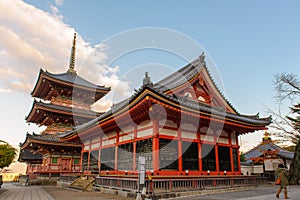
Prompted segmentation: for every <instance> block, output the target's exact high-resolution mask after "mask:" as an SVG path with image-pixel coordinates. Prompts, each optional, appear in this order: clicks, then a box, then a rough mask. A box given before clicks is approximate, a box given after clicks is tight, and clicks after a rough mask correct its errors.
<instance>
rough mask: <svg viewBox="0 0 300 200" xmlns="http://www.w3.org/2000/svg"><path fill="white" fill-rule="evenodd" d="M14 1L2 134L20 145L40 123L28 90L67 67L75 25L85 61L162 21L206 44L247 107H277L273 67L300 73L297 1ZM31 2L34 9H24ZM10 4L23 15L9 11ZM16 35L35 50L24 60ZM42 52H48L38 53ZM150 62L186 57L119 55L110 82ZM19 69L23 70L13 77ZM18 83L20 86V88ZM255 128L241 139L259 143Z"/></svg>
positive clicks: (6, 21) (230, 91)
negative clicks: (30, 121)
mask: <svg viewBox="0 0 300 200" xmlns="http://www.w3.org/2000/svg"><path fill="white" fill-rule="evenodd" d="M8 2H9V1H1V3H0V9H1V7H2V11H3V12H0V22H1V24H2V25H0V32H1V30H2V31H5V33H7V31H8V30H9V31H11V32H12V33H13V34H10V35H8V34H7V37H8V39H6V40H5V39H2V40H1V39H0V52H2V55H5V56H6V57H5V58H6V59H3V58H2V59H0V69H1V68H2V69H3V70H2V71H4V72H8V71H9V69H10V73H8V74H7V75H6V76H5V77H4V75H2V76H3V77H4V78H3V80H2V82H1V81H0V95H1V99H0V101H1V102H0V103H1V109H2V111H4V112H2V114H1V122H3V123H1V125H0V132H1V137H3V139H4V140H7V141H9V142H11V143H14V144H17V143H18V142H23V140H24V138H25V133H26V131H29V132H31V131H33V130H36V127H35V126H34V125H30V126H28V125H26V123H25V121H24V117H25V116H26V115H27V114H28V112H29V111H30V108H31V104H32V99H31V98H30V95H29V94H30V91H31V89H32V87H33V84H34V83H35V80H36V78H37V75H38V69H39V68H40V67H43V68H44V69H47V70H49V71H51V72H63V71H65V70H66V66H67V63H68V56H69V50H70V47H71V42H72V41H71V40H72V32H74V30H75V31H76V32H77V33H78V35H79V38H80V39H79V43H80V44H82V46H83V47H82V48H81V51H80V53H79V54H78V55H79V58H78V59H79V60H84V55H88V52H90V49H93V48H95V46H97V45H98V44H99V43H101V42H103V41H104V40H107V38H110V37H112V36H113V35H116V34H119V33H120V32H123V31H127V30H131V29H135V28H143V27H161V28H166V29H171V30H174V31H177V32H179V33H182V34H184V35H186V36H188V37H190V38H192V39H193V40H195V41H196V42H197V43H199V44H200V45H202V46H203V48H204V49H205V51H206V52H207V53H208V54H209V55H210V57H211V59H212V60H213V61H214V63H215V65H216V68H217V69H218V71H219V73H220V75H221V77H222V80H223V84H224V91H223V92H224V95H225V96H226V97H227V98H228V99H229V101H230V102H231V103H232V104H233V105H234V107H236V108H237V110H238V111H239V112H240V113H243V114H255V113H257V112H260V115H261V116H266V115H269V114H268V113H266V112H265V110H266V109H265V107H264V105H268V106H270V107H275V108H276V104H275V103H276V101H275V99H274V98H273V97H274V96H275V91H274V89H273V88H274V86H273V84H272V80H273V76H274V74H276V73H282V72H287V73H295V74H298V75H299V74H300V73H299V72H300V68H299V63H300V56H299V55H300V26H299V20H300V12H299V7H300V2H299V1H276V0H275V1H274V0H273V1H271V0H270V1H268V0H267V1H258V0H257V1H238V0H236V1H230V0H228V1H221V0H219V1H216V0H213V1H211V0H210V1H196V0H195V1H170V0H165V1H121V0H119V1H113V0H112V1H97V0H90V1H79V0H56V1H54V0H51V1H39V0H26V1H24V2H22V3H15V4H14V5H12V4H11V3H8ZM16 2H19V1H16ZM8 6H10V9H9V8H8ZM5 8H7V9H5ZM28 9H31V10H32V11H31V12H30V13H28V12H25V11H26V10H28ZM7 10H9V11H15V12H11V13H16V15H20V16H19V17H18V18H13V16H12V17H11V18H10V17H9V16H7V15H8V14H6V11H7ZM21 11H22V12H21ZM23 11H24V12H23ZM7 12H8V11H7ZM32 13H36V15H33V14H32ZM39 16H40V17H39ZM29 25H32V27H30V26H29ZM1 28H2V29H1ZM12 35H14V37H13V36H12ZM15 36H19V37H20V38H21V39H24V41H26V45H27V46H28V45H29V47H30V48H29V47H28V48H29V49H30V50H32V52H35V53H32V54H29V53H28V52H31V51H29V50H28V51H27V52H26V56H22V59H24V60H22V63H23V64H20V63H18V62H17V61H16V59H11V58H19V57H17V56H18V55H23V54H16V55H11V54H14V52H16V51H13V50H11V49H12V47H13V46H14V45H15V42H16V41H15V40H13V39H12V38H15ZM61 38H63V39H61ZM21 39H20V40H21ZM43 41H47V42H45V43H43ZM10 42H11V43H10ZM17 44H20V42H18V43H17ZM22 44H23V43H22ZM24 45H25V44H24ZM27 46H26V48H27ZM49 46H52V47H49ZM79 49H80V47H79ZM37 50H38V51H37ZM21 53H22V52H21ZM23 53H24V52H23ZM37 55H38V56H41V57H42V58H43V59H40V60H36V57H38V56H37ZM45 58H47V59H45ZM51 58H52V59H51ZM53 58H57V60H60V62H59V61H57V60H55V59H54V60H53ZM20 60H21V59H20ZM144 63H163V64H164V65H168V66H170V68H172V69H174V70H176V69H179V68H180V67H182V65H184V64H185V62H184V61H183V60H180V59H177V58H174V57H173V56H170V55H168V54H164V53H161V52H160V53H157V51H142V52H137V53H132V54H130V55H128V56H126V57H125V58H123V59H119V60H118V61H116V62H115V63H114V65H116V66H118V67H117V68H116V67H115V68H113V67H112V68H108V69H109V70H110V72H111V74H109V75H108V77H107V82H106V83H107V84H109V83H110V82H109V81H114V80H119V78H118V77H117V76H121V75H122V74H123V75H124V74H128V72H129V71H130V70H132V68H133V67H134V66H139V65H143V64H144ZM32 66H34V67H32ZM116 69H118V70H117V71H118V72H115V71H114V70H116ZM23 70H24V71H23ZM16 72H20V74H18V75H16V77H13V78H7V77H8V76H10V75H11V74H16ZM150 75H151V74H150ZM2 76H1V75H0V77H1V78H2ZM23 76H25V77H23ZM86 77H87V78H89V76H86ZM138 78H139V79H142V77H138ZM155 78H156V76H154V79H155ZM105 80H106V79H105ZM12 82H13V83H14V84H12ZM16 83H18V84H19V87H15V86H16ZM124 85H126V84H124ZM25 86H26V87H25ZM131 86H132V85H131ZM126 87H130V85H127V86H126ZM126 87H125V89H126ZM127 89H128V88H127ZM1 91H2V92H1ZM257 135H258V136H257V137H253V136H254V134H248V137H244V138H243V139H242V142H243V144H244V145H245V146H253V145H255V144H256V143H257V142H258V141H260V140H261V133H260V134H257Z"/></svg>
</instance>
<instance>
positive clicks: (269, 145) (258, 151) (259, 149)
mask: <svg viewBox="0 0 300 200" xmlns="http://www.w3.org/2000/svg"><path fill="white" fill-rule="evenodd" d="M269 150H271V151H277V153H276V154H277V155H279V156H280V157H282V158H285V159H290V160H292V159H293V157H294V152H291V151H287V150H285V149H283V148H281V147H279V146H277V145H276V144H274V143H273V142H272V141H268V142H262V143H261V144H259V145H257V146H256V147H254V148H253V149H251V150H249V151H248V152H246V153H244V156H245V159H246V162H245V164H249V163H252V160H251V159H252V158H258V157H260V156H262V155H263V154H264V152H266V151H269Z"/></svg>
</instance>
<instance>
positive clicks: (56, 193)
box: [0, 183, 300, 200]
mask: <svg viewBox="0 0 300 200" xmlns="http://www.w3.org/2000/svg"><path fill="white" fill-rule="evenodd" d="M277 189H278V187H277V186H258V187H249V188H240V189H239V190H237V191H234V192H226V193H214V194H206V195H197V196H190V197H181V198H173V199H176V200H181V199H182V200H221V199H222V200H232V199H236V200H276V199H277V198H276V197H275V193H276V190H277ZM46 191H47V192H46ZM288 193H289V197H290V199H291V200H300V186H289V187H288ZM50 195H51V196H50ZM2 199H3V200H27V199H30V200H44V199H45V200H54V199H55V200H67V199H72V200H77V199H78V200H80V199H89V200H94V199H95V200H96V199H97V200H98V199H105V200H108V199H110V200H128V199H129V198H126V197H120V196H116V195H108V194H103V193H96V192H78V191H70V190H66V189H61V188H56V187H55V186H45V187H41V186H27V187H24V186H19V185H18V184H16V183H4V184H3V185H2V188H1V189H0V200H2ZM280 199H283V193H281V195H280Z"/></svg>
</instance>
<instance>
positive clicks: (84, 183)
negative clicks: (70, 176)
mask: <svg viewBox="0 0 300 200" xmlns="http://www.w3.org/2000/svg"><path fill="white" fill-rule="evenodd" d="M94 181H95V178H94V176H91V175H82V176H80V177H79V178H77V179H76V180H75V181H73V182H72V183H71V184H70V185H69V188H72V189H76V190H83V191H92V189H93V183H94Z"/></svg>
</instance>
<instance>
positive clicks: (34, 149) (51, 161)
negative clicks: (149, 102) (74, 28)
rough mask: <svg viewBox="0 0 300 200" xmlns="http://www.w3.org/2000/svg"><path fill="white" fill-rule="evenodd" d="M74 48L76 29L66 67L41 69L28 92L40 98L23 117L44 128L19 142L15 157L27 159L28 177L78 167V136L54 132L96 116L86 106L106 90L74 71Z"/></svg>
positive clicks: (105, 92)
mask: <svg viewBox="0 0 300 200" xmlns="http://www.w3.org/2000/svg"><path fill="white" fill-rule="evenodd" d="M75 50H76V33H75V34H74V40H73V46H72V50H71V57H70V63H69V69H68V71H67V72H66V73H62V74H52V73H49V72H47V71H44V70H42V69H41V70H40V72H39V76H38V80H37V82H36V85H35V87H34V89H33V91H32V93H31V95H32V97H34V98H38V99H40V100H39V101H37V100H36V99H35V100H34V103H33V106H32V108H31V111H30V113H29V115H28V116H27V117H26V121H27V122H28V123H35V124H37V125H39V126H46V129H45V130H44V131H43V132H42V133H41V134H35V133H33V134H27V135H26V140H25V142H24V143H22V144H21V145H20V146H21V154H20V157H19V161H24V162H27V163H28V168H27V174H28V175H30V177H35V176H36V175H47V176H48V175H49V176H51V175H58V174H61V173H74V172H75V173H78V172H79V171H80V155H81V148H82V143H81V140H80V139H76V140H73V141H62V140H60V139H59V137H58V135H59V134H60V133H63V132H65V131H68V130H72V127H73V126H74V125H80V124H84V123H86V122H88V121H90V120H92V119H94V118H95V117H96V116H98V115H99V114H100V113H96V112H93V111H91V110H90V106H91V105H92V104H93V103H94V102H96V101H97V100H99V99H100V98H102V97H103V96H104V95H105V94H107V93H108V92H109V91H110V88H108V87H104V86H99V85H95V84H93V83H90V82H88V81H87V80H85V79H83V78H82V77H80V76H78V75H77V73H76V71H75V69H74V67H75Z"/></svg>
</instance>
